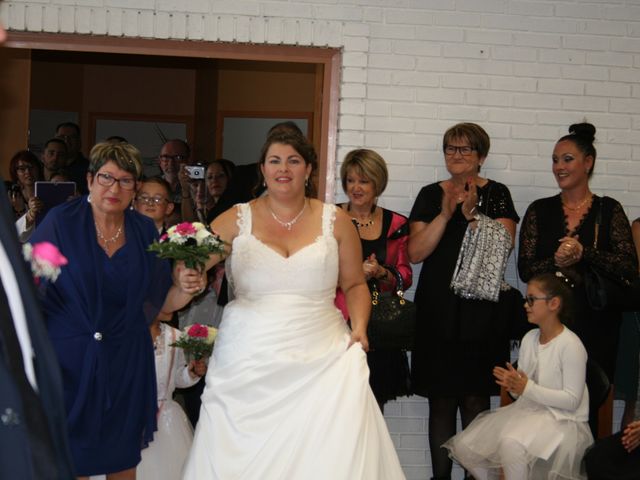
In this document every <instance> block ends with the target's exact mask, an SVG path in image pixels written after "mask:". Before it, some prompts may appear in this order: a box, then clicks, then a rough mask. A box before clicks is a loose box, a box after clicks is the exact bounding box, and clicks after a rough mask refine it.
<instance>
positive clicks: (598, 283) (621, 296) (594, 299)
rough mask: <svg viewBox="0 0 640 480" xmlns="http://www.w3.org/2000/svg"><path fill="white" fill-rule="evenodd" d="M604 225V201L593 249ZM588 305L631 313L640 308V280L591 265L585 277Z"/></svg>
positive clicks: (599, 206)
mask: <svg viewBox="0 0 640 480" xmlns="http://www.w3.org/2000/svg"><path fill="white" fill-rule="evenodd" d="M601 224H602V199H600V200H599V205H598V213H597V215H596V223H595V232H594V236H593V248H594V249H597V248H598V232H599V230H600V225H601ZM583 283H584V289H585V292H586V296H587V303H588V304H589V307H591V308H592V309H593V310H598V311H601V310H621V311H631V310H637V309H638V308H639V307H640V279H638V277H637V276H636V278H635V279H634V280H633V281H631V280H628V279H626V278H625V277H623V276H622V275H620V274H618V273H612V272H608V271H606V270H605V269H603V268H602V267H599V266H597V265H594V264H592V263H589V264H588V265H587V266H586V268H585V271H584V275H583Z"/></svg>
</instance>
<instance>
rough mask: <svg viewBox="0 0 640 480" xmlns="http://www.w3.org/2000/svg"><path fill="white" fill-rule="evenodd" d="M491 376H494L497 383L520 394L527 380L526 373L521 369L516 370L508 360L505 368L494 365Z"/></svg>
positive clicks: (509, 390)
mask: <svg viewBox="0 0 640 480" xmlns="http://www.w3.org/2000/svg"><path fill="white" fill-rule="evenodd" d="M493 376H494V377H496V383H497V384H498V385H500V386H501V387H504V388H506V389H507V391H508V392H511V393H515V394H516V395H522V392H524V389H525V387H526V386H527V381H528V380H529V379H528V377H527V374H526V373H524V372H523V371H522V370H516V369H515V368H513V365H511V363H509V362H507V368H502V367H497V366H496V367H494V368H493Z"/></svg>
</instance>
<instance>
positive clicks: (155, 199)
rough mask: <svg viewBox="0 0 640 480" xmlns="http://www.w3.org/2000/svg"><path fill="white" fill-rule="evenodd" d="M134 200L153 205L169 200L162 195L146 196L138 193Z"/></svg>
mask: <svg viewBox="0 0 640 480" xmlns="http://www.w3.org/2000/svg"><path fill="white" fill-rule="evenodd" d="M136 202H138V203H143V204H145V205H149V206H153V205H160V204H161V203H165V202H167V203H168V202H169V200H167V199H166V198H164V197H148V196H146V195H140V196H139V197H137V198H136Z"/></svg>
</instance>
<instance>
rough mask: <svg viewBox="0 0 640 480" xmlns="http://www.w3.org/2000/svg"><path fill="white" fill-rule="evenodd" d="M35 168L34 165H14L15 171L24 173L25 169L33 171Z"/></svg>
mask: <svg viewBox="0 0 640 480" xmlns="http://www.w3.org/2000/svg"><path fill="white" fill-rule="evenodd" d="M35 169H36V167H34V166H33V165H18V166H17V167H16V172H20V173H24V172H26V171H27V170H29V171H30V172H33V171H34V170H35Z"/></svg>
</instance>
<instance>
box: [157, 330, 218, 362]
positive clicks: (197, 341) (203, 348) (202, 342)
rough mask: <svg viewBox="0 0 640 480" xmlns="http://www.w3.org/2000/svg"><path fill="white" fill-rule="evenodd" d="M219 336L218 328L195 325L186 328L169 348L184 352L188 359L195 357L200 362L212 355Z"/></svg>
mask: <svg viewBox="0 0 640 480" xmlns="http://www.w3.org/2000/svg"><path fill="white" fill-rule="evenodd" d="M217 335H218V330H217V329H216V328H213V327H209V326H207V325H200V324H199V323H194V324H193V325H190V326H188V327H185V329H184V332H183V333H182V335H180V338H178V340H176V341H175V342H174V343H172V344H171V345H169V346H170V347H178V348H181V349H182V350H184V354H185V357H186V358H190V357H193V358H194V359H195V360H200V359H201V358H204V357H208V356H209V355H211V352H212V351H213V342H215V340H216V336H217Z"/></svg>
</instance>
